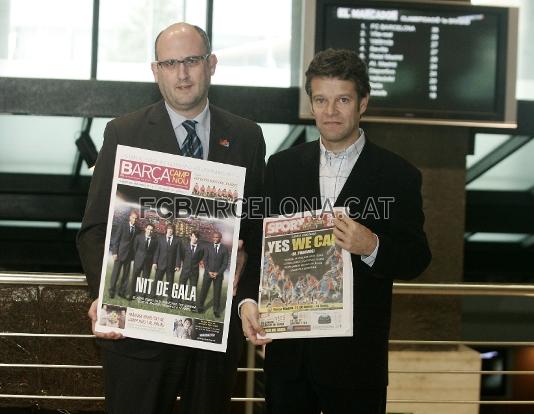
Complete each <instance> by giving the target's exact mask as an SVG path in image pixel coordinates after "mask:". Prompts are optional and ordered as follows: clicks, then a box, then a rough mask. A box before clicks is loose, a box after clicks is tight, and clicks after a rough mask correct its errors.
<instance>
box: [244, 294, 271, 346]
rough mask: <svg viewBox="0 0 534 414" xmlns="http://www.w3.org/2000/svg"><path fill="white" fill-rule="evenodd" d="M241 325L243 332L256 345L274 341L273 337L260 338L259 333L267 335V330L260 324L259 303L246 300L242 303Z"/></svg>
mask: <svg viewBox="0 0 534 414" xmlns="http://www.w3.org/2000/svg"><path fill="white" fill-rule="evenodd" d="M241 326H242V327H243V333H244V334H245V336H246V337H247V338H248V339H249V341H250V342H252V343H253V344H254V345H265V344H268V343H269V342H271V341H272V339H271V338H265V339H260V338H258V336H257V335H258V334H260V335H261V336H265V330H264V329H263V328H262V327H261V325H260V315H259V313H258V305H256V304H255V303H254V302H245V303H243V304H242V305H241Z"/></svg>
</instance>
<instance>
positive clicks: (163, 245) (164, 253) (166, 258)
mask: <svg viewBox="0 0 534 414" xmlns="http://www.w3.org/2000/svg"><path fill="white" fill-rule="evenodd" d="M179 248H180V239H179V238H178V237H176V236H173V237H172V242H171V245H170V246H169V243H167V236H166V235H165V234H162V235H161V236H160V237H159V240H158V246H157V248H156V252H155V253H154V263H156V264H157V265H158V270H166V269H174V268H175V267H176V254H177V252H178V249H179Z"/></svg>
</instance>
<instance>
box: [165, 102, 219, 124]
mask: <svg viewBox="0 0 534 414" xmlns="http://www.w3.org/2000/svg"><path fill="white" fill-rule="evenodd" d="M209 107H210V103H209V101H206V106H205V107H204V109H203V110H202V112H200V113H199V114H198V115H197V116H195V117H194V118H193V119H191V121H197V122H198V124H199V126H201V127H203V128H205V127H206V123H207V119H208V113H209V110H210V109H209ZM165 108H166V109H167V112H168V113H169V117H170V118H171V123H172V128H173V129H176V128H178V127H180V126H181V125H182V123H183V122H184V121H187V120H188V119H189V118H186V117H185V116H183V115H181V114H179V113H177V112H176V111H174V109H172V108H171V107H170V106H169V104H168V103H167V102H165Z"/></svg>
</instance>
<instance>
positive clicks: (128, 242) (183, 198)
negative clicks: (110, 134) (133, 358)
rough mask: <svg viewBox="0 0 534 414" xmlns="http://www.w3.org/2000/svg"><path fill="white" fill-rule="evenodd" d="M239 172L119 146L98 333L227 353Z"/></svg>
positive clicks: (242, 172) (240, 193)
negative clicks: (116, 333) (111, 332)
mask: <svg viewBox="0 0 534 414" xmlns="http://www.w3.org/2000/svg"><path fill="white" fill-rule="evenodd" d="M244 182H245V168H242V167H236V166H232V165H227V164H220V163H215V162H211V161H204V160H198V159H194V158H188V157H182V156H178V155H172V154H166V153H161V152H155V151H149V150H143V149H139V148H132V147H127V146H121V145H119V146H118V147H117V155H116V159H115V169H114V175H113V184H112V189H111V200H110V208H109V217H108V226H107V231H106V241H105V246H106V248H105V252H104V261H103V265H102V276H101V282H100V294H99V302H98V311H97V314H98V318H97V323H96V330H97V331H99V332H110V331H115V332H120V333H122V334H123V335H124V336H127V337H132V338H140V339H146V340H150V341H157V342H164V343H168V344H176V345H184V346H189V347H194V348H202V349H208V350H212V351H219V352H224V351H226V342H227V338H228V326H229V324H230V312H231V303H232V293H233V292H232V290H233V289H232V287H233V279H234V273H235V268H236V257H237V246H238V238H239V225H240V219H239V217H240V216H241V208H242V201H241V200H242V198H243V188H244Z"/></svg>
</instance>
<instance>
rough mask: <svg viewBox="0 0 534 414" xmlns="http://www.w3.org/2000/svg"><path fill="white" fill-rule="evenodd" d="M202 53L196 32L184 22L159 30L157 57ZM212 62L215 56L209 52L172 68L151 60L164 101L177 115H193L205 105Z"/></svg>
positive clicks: (211, 73) (203, 49)
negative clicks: (165, 29)
mask: <svg viewBox="0 0 534 414" xmlns="http://www.w3.org/2000/svg"><path fill="white" fill-rule="evenodd" d="M206 53H207V51H206V49H205V46H204V44H203V42H202V38H201V36H200V34H199V33H198V32H197V31H196V30H195V29H194V28H192V27H191V26H188V25H175V26H172V27H171V28H169V29H168V30H167V31H165V32H164V33H162V34H161V36H160V38H159V40H158V45H157V56H158V60H159V61H164V60H168V59H178V60H183V59H185V58H187V57H190V56H202V55H205V54H206ZM216 65H217V57H216V56H215V55H210V56H209V57H208V59H207V60H202V61H200V62H199V63H198V64H197V65H195V66H190V67H188V66H186V65H185V64H183V63H179V64H177V66H176V67H174V68H165V67H160V66H159V65H157V64H155V63H153V64H152V73H153V74H154V79H155V80H156V82H157V83H158V85H159V89H160V91H161V95H162V96H163V98H164V99H165V101H166V102H167V103H168V104H169V105H170V106H171V107H172V108H173V109H174V110H175V111H176V112H178V113H180V114H181V115H183V116H185V117H187V118H194V117H195V116H197V115H198V114H199V113H200V112H201V111H202V110H203V109H204V107H205V105H206V100H207V96H208V88H209V86H210V80H211V76H212V75H213V74H214V73H215V67H216Z"/></svg>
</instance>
